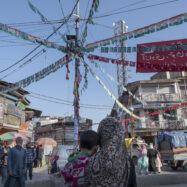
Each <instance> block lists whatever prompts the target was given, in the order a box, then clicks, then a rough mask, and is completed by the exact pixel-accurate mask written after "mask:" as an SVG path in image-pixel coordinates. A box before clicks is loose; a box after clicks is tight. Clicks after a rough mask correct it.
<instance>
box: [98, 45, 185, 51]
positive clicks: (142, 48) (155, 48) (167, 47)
mask: <svg viewBox="0 0 187 187" xmlns="http://www.w3.org/2000/svg"><path fill="white" fill-rule="evenodd" d="M181 50H187V44H182V45H180V44H178V45H160V46H138V47H101V53H108V52H111V53H122V52H126V53H133V52H160V51H163V52H165V51H181Z"/></svg>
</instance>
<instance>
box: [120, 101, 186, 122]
mask: <svg viewBox="0 0 187 187" xmlns="http://www.w3.org/2000/svg"><path fill="white" fill-rule="evenodd" d="M185 106H187V103H181V104H176V105H174V106H172V107H169V108H165V109H162V110H158V111H155V112H152V113H148V114H145V115H142V116H139V118H145V117H148V116H154V115H158V114H162V113H164V112H167V111H170V110H176V109H178V108H183V107H185ZM135 119H136V118H135V117H130V118H127V119H122V120H119V122H120V123H122V122H127V121H130V120H135Z"/></svg>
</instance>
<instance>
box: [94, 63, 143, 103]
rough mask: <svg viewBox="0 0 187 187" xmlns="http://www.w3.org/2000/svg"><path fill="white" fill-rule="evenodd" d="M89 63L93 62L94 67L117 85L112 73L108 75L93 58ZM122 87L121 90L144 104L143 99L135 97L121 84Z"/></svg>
mask: <svg viewBox="0 0 187 187" xmlns="http://www.w3.org/2000/svg"><path fill="white" fill-rule="evenodd" d="M91 63H93V64H94V65H95V67H96V68H99V69H100V71H101V72H102V73H104V74H105V75H106V76H107V77H108V78H109V79H110V80H111V81H112V82H115V83H116V84H117V85H119V83H118V82H117V81H116V80H115V79H114V77H113V76H112V75H110V74H109V73H108V72H106V70H105V69H104V68H103V67H101V66H99V65H98V64H97V63H96V62H95V61H94V60H91ZM122 89H123V91H125V92H128V94H129V95H131V96H132V97H133V98H134V99H135V100H137V101H138V102H140V103H142V104H143V105H145V104H146V102H145V101H142V100H141V99H140V98H139V97H136V96H135V95H134V94H133V93H132V92H131V91H129V90H128V89H127V88H126V87H124V86H123V85H122Z"/></svg>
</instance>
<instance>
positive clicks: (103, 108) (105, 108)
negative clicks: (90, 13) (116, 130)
mask: <svg viewBox="0 0 187 187" xmlns="http://www.w3.org/2000/svg"><path fill="white" fill-rule="evenodd" d="M28 96H29V97H33V98H36V99H40V100H44V101H48V102H51V103H56V104H62V105H67V106H73V102H72V104H70V103H63V102H58V101H52V100H50V99H46V98H42V97H38V96H33V95H28ZM80 106H81V107H82V108H87V109H101V110H111V109H112V106H111V107H110V108H109V107H91V106H82V105H80Z"/></svg>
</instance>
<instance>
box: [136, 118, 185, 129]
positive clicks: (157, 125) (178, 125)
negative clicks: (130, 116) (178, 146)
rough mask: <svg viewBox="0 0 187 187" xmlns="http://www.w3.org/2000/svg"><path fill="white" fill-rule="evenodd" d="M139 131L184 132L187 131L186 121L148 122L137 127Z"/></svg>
mask: <svg viewBox="0 0 187 187" xmlns="http://www.w3.org/2000/svg"><path fill="white" fill-rule="evenodd" d="M135 128H137V129H145V128H149V129H150V128H151V129H168V130H182V129H185V125H184V121H179V120H167V121H151V120H150V121H147V122H141V123H138V124H136V125H135Z"/></svg>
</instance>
